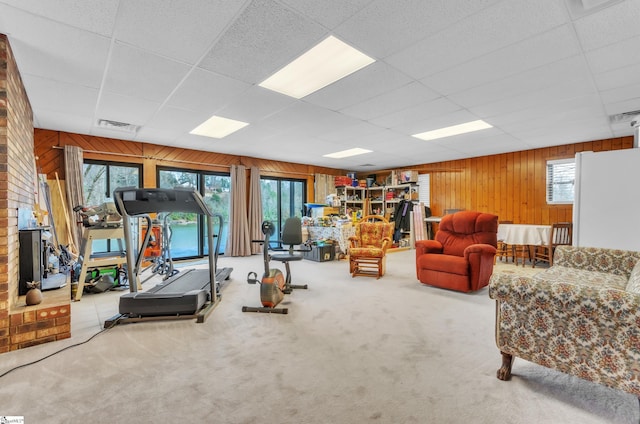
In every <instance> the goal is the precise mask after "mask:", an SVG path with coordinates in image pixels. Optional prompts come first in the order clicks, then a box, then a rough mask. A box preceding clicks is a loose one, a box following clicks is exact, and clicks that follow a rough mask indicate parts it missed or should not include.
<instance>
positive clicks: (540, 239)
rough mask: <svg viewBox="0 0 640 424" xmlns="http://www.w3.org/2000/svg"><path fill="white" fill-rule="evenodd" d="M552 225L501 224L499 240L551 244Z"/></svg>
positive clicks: (523, 243)
mask: <svg viewBox="0 0 640 424" xmlns="http://www.w3.org/2000/svg"><path fill="white" fill-rule="evenodd" d="M550 235H551V225H532V224H499V225H498V240H503V241H504V242H505V243H507V244H518V245H543V244H549V237H550Z"/></svg>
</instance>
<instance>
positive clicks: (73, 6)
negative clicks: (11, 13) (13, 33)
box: [2, 0, 120, 37]
mask: <svg viewBox="0 0 640 424" xmlns="http://www.w3.org/2000/svg"><path fill="white" fill-rule="evenodd" d="M2 3H5V4H8V5H10V6H13V7H15V8H19V9H22V10H24V11H27V12H29V13H32V14H34V15H38V16H42V17H43V18H47V19H50V20H54V21H57V22H61V23H64V24H66V25H68V26H72V27H76V28H80V29H84V30H86V31H90V32H95V33H98V34H101V35H105V36H107V37H111V35H112V33H113V26H114V23H115V20H116V14H117V12H118V4H119V3H120V1H119V0H83V1H75V0H47V1H42V0H2Z"/></svg>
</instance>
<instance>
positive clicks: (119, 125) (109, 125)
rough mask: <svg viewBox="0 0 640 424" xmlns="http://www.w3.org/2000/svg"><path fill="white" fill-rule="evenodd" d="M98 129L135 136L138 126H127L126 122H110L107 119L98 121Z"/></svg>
mask: <svg viewBox="0 0 640 424" xmlns="http://www.w3.org/2000/svg"><path fill="white" fill-rule="evenodd" d="M98 128H104V129H107V130H114V131H122V132H126V133H130V134H135V133H136V132H137V131H138V130H139V129H140V126H138V125H133V124H128V123H126V122H118V121H110V120H108V119H98Z"/></svg>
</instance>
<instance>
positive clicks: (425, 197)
mask: <svg viewBox="0 0 640 424" xmlns="http://www.w3.org/2000/svg"><path fill="white" fill-rule="evenodd" d="M429 181H430V174H418V201H419V202H421V203H423V204H424V205H425V206H431V195H430V185H429Z"/></svg>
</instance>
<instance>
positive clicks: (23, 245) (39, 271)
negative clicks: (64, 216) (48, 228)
mask: <svg viewBox="0 0 640 424" xmlns="http://www.w3.org/2000/svg"><path fill="white" fill-rule="evenodd" d="M18 240H19V241H20V249H19V255H20V256H19V261H20V280H19V283H18V295H19V296H22V295H25V294H27V290H28V288H27V282H28V281H29V282H31V281H40V283H41V284H42V278H43V276H44V258H43V252H42V230H41V229H39V228H36V229H32V230H20V231H19V233H18Z"/></svg>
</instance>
